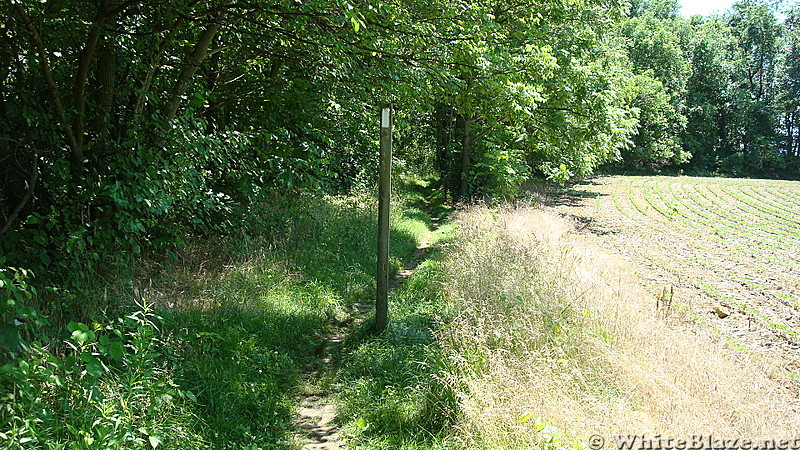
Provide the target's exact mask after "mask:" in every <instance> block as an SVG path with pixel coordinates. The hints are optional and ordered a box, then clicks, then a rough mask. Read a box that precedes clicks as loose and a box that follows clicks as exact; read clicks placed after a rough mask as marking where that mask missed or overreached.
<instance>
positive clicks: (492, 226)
mask: <svg viewBox="0 0 800 450" xmlns="http://www.w3.org/2000/svg"><path fill="white" fill-rule="evenodd" d="M457 220H458V223H459V227H460V228H459V238H458V239H457V241H456V243H455V244H453V245H452V246H451V248H450V250H449V251H448V252H447V255H446V267H447V269H446V270H447V272H448V273H447V275H448V279H449V280H451V283H450V284H449V286H448V297H449V298H450V299H451V300H452V301H453V302H454V303H455V305H454V306H455V308H454V310H456V311H459V313H458V314H457V315H456V316H455V318H454V319H453V320H452V321H450V322H448V323H446V324H443V325H442V327H441V331H440V332H439V334H438V336H437V337H438V339H439V341H440V343H441V344H442V346H443V347H444V348H445V352H446V354H447V355H448V358H449V363H450V367H451V370H450V371H449V373H448V377H449V382H450V383H451V384H452V386H453V387H454V390H455V391H456V395H457V397H458V402H459V406H460V410H461V413H462V421H461V427H462V428H463V433H461V435H462V436H464V438H463V439H464V444H465V445H466V446H468V447H484V448H530V447H531V446H543V445H547V442H548V441H550V443H551V444H553V445H555V446H567V445H570V444H572V445H575V443H576V442H577V443H580V442H584V443H585V442H586V438H587V437H588V436H589V435H591V434H594V433H599V434H601V435H605V436H606V437H607V438H608V437H610V436H612V435H615V434H631V433H637V434H641V433H647V434H649V435H651V436H652V435H654V434H658V433H660V434H661V435H662V436H675V437H690V436H692V435H696V434H703V433H705V434H708V433H713V434H714V435H715V436H719V437H724V438H730V439H732V438H748V439H761V438H786V439H788V438H791V437H794V436H795V435H796V433H797V432H798V431H800V415H798V408H799V405H798V399H797V393H796V392H793V391H792V390H791V389H790V388H788V387H787V386H790V385H791V383H789V382H787V381H786V380H776V379H775V374H774V373H773V374H771V375H770V368H768V367H766V366H765V365H764V364H763V363H761V362H760V361H758V360H757V359H754V358H751V357H749V356H748V355H746V354H744V353H742V352H741V351H735V350H731V349H729V348H727V347H726V345H725V344H724V343H723V342H721V341H720V339H718V338H717V337H715V336H713V335H711V334H710V333H708V332H707V331H704V330H702V329H700V328H699V327H698V326H696V325H694V324H693V323H692V322H691V321H690V320H686V319H684V318H681V317H680V314H679V313H674V312H673V313H672V315H671V316H670V317H664V315H663V314H659V313H657V311H656V310H655V303H656V298H657V297H658V295H657V294H655V293H651V292H647V291H645V290H644V288H643V287H642V286H641V285H639V284H638V283H637V281H636V280H635V279H634V278H633V277H632V276H631V275H630V274H629V273H628V272H627V270H626V269H625V268H624V267H623V266H622V265H621V263H620V261H618V260H615V259H614V258H612V257H610V256H608V255H605V254H603V253H602V252H601V251H598V250H597V248H595V247H593V246H592V244H591V243H590V242H588V241H587V240H586V239H584V238H583V237H582V236H580V235H578V234H577V233H574V232H573V230H574V229H575V227H574V224H573V223H571V222H570V221H568V220H566V219H564V218H561V217H559V216H557V215H556V214H554V213H552V212H548V211H544V210H541V209H536V208H532V207H521V208H505V209H503V208H501V209H499V210H498V209H490V208H487V207H474V208H472V209H470V210H468V211H466V212H464V213H461V214H460V216H459V217H458V219H457ZM545 425H550V426H552V427H555V428H556V429H558V430H560V433H556V435H555V437H553V428H552V427H545ZM537 430H538V431H537Z"/></svg>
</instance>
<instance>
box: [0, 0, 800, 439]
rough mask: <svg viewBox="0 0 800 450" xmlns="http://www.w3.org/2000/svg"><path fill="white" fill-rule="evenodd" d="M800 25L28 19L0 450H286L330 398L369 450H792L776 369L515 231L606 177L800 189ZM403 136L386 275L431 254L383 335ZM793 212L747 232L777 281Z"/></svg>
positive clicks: (354, 14)
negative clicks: (724, 444) (756, 235)
mask: <svg viewBox="0 0 800 450" xmlns="http://www.w3.org/2000/svg"><path fill="white" fill-rule="evenodd" d="M797 24H798V11H797V9H796V5H794V4H789V5H782V6H781V5H778V6H775V5H773V4H772V3H769V2H766V1H765V0H741V1H737V2H735V3H734V5H733V7H732V8H731V10H730V11H728V12H726V13H723V14H720V15H717V16H712V17H699V16H698V17H693V18H691V19H684V18H681V17H680V16H679V14H678V3H677V2H676V1H675V0H632V1H630V2H628V1H623V0H569V1H555V0H552V1H551V0H520V1H515V2H508V1H506V0H480V1H478V0H433V1H430V0H427V1H420V0H390V1H373V0H358V1H352V0H304V1H296V0H276V1H273V2H265V1H263V0H252V1H247V2H223V1H219V0H191V1H182V0H159V1H143V0H124V1H123V0H93V1H82V2H77V1H71V0H37V1H34V0H13V1H6V2H3V3H2V4H0V446H3V447H7V448H26V449H27V448H52V449H60V448H148V447H150V448H231V449H232V448H249V449H256V448H287V447H293V446H298V445H299V442H298V438H297V436H296V429H295V428H296V424H294V423H293V418H294V415H295V409H296V407H297V401H298V396H301V395H304V394H308V393H311V392H315V391H317V390H319V389H320V388H321V387H325V388H326V389H329V390H330V391H331V392H333V393H335V401H336V402H337V404H338V405H339V407H340V408H339V415H338V417H337V423H338V424H339V425H341V436H342V439H345V440H347V441H348V442H349V443H350V444H351V445H352V446H353V447H356V448H358V447H362V448H386V447H396V448H403V447H406V448H437V447H439V448H452V447H458V446H461V447H464V448H474V447H486V448H497V447H503V448H513V447H519V448H523V447H528V446H531V445H533V446H538V447H543V448H544V447H547V448H551V447H554V446H555V447H562V446H576V445H578V443H579V442H582V441H581V440H582V439H584V438H585V433H584V432H585V431H586V430H587V425H586V424H597V426H600V424H601V421H605V422H602V423H605V424H612V425H614V426H617V425H619V426H628V425H630V426H633V425H636V426H638V427H639V428H638V429H643V430H644V429H647V430H650V429H652V430H659V431H665V430H690V428H689V427H688V424H689V423H690V422H689V421H690V420H695V421H696V422H695V423H698V424H700V425H698V427H700V428H703V427H705V428H703V429H707V430H713V431H721V430H740V431H752V432H753V433H762V432H771V431H774V430H781V429H787V428H786V427H789V428H790V429H791V427H795V429H796V425H797V424H796V423H793V422H791V421H792V420H794V419H792V417H794V416H791V415H789V416H786V417H785V418H780V419H773V422H770V423H773V425H769V424H768V423H767V422H766V419H765V418H764V416H763V414H762V411H761V410H759V408H761V407H764V408H763V409H764V410H768V409H769V408H767V407H766V406H765V405H773V406H774V405H781V407H783V406H784V405H785V404H786V401H785V398H784V397H783V395H784V394H783V393H781V391H780V389H778V388H777V387H776V385H775V380H774V379H773V378H767V377H765V376H764V374H765V373H768V372H769V370H770V369H769V368H765V369H764V370H761V365H760V364H761V363H760V362H759V361H751V360H749V359H748V358H747V357H746V356H743V355H739V354H731V353H729V352H728V351H727V350H725V349H723V348H722V347H718V346H717V342H716V341H714V340H713V339H710V338H709V339H710V340H705V339H706V337H704V336H703V337H697V338H695V337H693V339H692V340H687V339H682V338H681V337H680V336H677V335H676V332H675V331H674V330H673V329H671V328H669V327H667V326H666V325H664V323H662V322H658V321H649V320H638V318H647V317H649V316H650V315H651V314H650V313H649V312H648V311H646V310H640V309H637V308H639V307H640V306H637V304H636V302H635V301H633V300H632V299H628V297H627V295H628V294H625V293H624V292H625V291H626V290H627V288H625V289H623V288H622V287H617V288H616V290H613V289H611V287H613V286H611V287H610V286H609V285H608V283H606V282H604V281H600V280H601V279H608V275H607V274H605V273H604V274H603V275H602V276H601V275H598V274H596V273H589V272H587V271H586V270H588V269H586V268H587V267H589V268H596V267H597V264H596V263H595V262H594V259H592V258H593V256H591V255H585V254H584V252H583V250H579V249H578V246H577V245H576V244H575V243H574V242H573V240H572V238H573V236H572V235H571V234H570V232H569V228H570V226H569V225H568V224H564V223H563V222H562V221H560V219H558V218H555V217H545V216H543V215H542V213H541V212H540V211H538V210H536V209H535V208H532V207H529V206H525V205H524V204H522V205H521V206H519V208H518V209H513V208H510V207H499V206H497V205H507V204H508V203H504V202H512V203H513V202H514V201H517V200H519V199H521V198H527V197H528V196H529V195H530V194H529V193H528V192H529V191H530V190H535V189H538V187H537V186H542V185H545V184H546V185H548V186H550V185H553V184H559V185H562V184H563V183H566V182H568V181H570V180H576V179H581V178H583V177H587V176H589V175H592V174H594V173H597V172H598V171H604V170H609V171H620V170H622V171H628V172H640V171H643V172H654V171H664V172H676V173H679V172H694V173H700V174H706V175H714V176H717V175H733V176H746V175H758V176H764V177H786V178H792V177H797V176H798V174H800V125H798V124H800V121H799V119H798V117H800V103H798V98H800V50H798V49H799V48H800V28H798V25H797ZM386 107H388V108H386ZM384 109H390V110H391V111H392V113H391V117H392V121H391V124H390V125H391V127H390V128H391V132H390V133H388V136H389V137H390V138H391V139H392V142H393V145H394V147H393V148H394V155H393V159H392V163H393V167H394V179H393V182H394V185H395V187H396V189H395V191H394V198H393V205H394V209H393V212H392V227H393V228H392V233H391V242H392V244H391V249H392V255H391V273H392V274H393V275H394V274H395V273H398V272H399V271H400V270H401V268H404V267H405V266H406V265H407V264H409V263H410V262H411V261H412V260H414V261H416V260H415V259H414V258H418V257H419V255H418V254H419V252H420V251H421V250H420V249H418V246H420V245H422V244H424V243H425V244H429V246H430V250H427V251H426V252H425V256H426V258H425V260H424V261H422V262H421V263H420V264H419V266H418V267H417V268H416V270H415V271H414V273H413V274H412V275H411V276H410V277H409V278H408V279H407V280H405V282H403V283H400V284H399V285H398V286H397V289H396V290H395V291H394V292H393V294H392V301H391V308H392V309H391V311H390V316H391V324H390V326H389V328H388V329H387V330H386V331H385V332H384V333H382V334H380V335H378V336H375V335H372V334H371V333H369V332H368V330H369V329H370V327H369V322H366V323H362V322H361V319H363V317H362V316H363V315H364V314H363V313H362V312H363V311H364V310H367V309H369V305H370V304H372V303H373V301H374V298H375V287H374V285H373V282H374V275H375V269H376V264H375V260H374V253H375V252H374V250H375V247H376V239H377V237H376V234H377V230H376V229H375V228H376V226H375V215H376V211H375V209H376V208H375V203H376V196H375V193H374V192H373V191H374V186H375V185H376V184H377V178H378V170H376V169H377V166H378V163H377V156H378V149H379V148H380V146H379V143H378V142H377V140H378V137H379V136H381V135H382V133H383V131H382V130H380V128H382V127H379V123H380V122H379V116H381V114H382V111H383V110H384ZM381 117H382V116H381ZM384 125H389V124H385V123H384ZM630 188H631V189H633V187H632V186H631V187H630ZM713 189H717V188H716V187H715V188H713ZM720 190H722V188H720ZM715 192H716V191H714V190H712V189H711V188H709V189H706V190H699V191H697V192H696V193H687V194H686V196H688V197H695V198H697V201H691V202H690V200H689V199H688V198H684V197H686V196H683V195H675V196H674V198H673V196H671V194H669V195H668V194H667V193H665V192H664V191H662V190H660V188H659V190H654V191H653V192H652V193H648V195H646V196H645V199H646V201H647V202H648V203H649V204H650V205H651V206H652V207H653V208H655V209H657V210H658V214H660V215H661V216H664V221H665V223H666V225H665V226H666V227H673V226H674V224H670V223H669V221H671V220H673V219H676V220H678V221H679V222H681V223H685V224H687V228H692V227H693V226H694V225H692V221H694V220H699V221H700V222H701V223H703V224H708V225H713V226H715V227H716V228H715V230H716V231H717V233H718V235H719V236H720V238H722V235H723V234H725V233H731V230H734V231H736V230H738V229H740V227H739V224H737V223H736V222H737V219H736V217H734V215H735V214H727V213H720V214H718V215H717V216H715V217H710V216H708V215H705V214H702V213H698V214H695V211H694V209H705V208H709V209H710V208H713V207H715V200H714V198H715V196H716V194H715ZM792 195H793V194H791V193H788V194H786V195H784V196H782V197H781V198H779V199H772V200H770V199H771V197H770V198H768V197H761V198H762V199H767V200H769V201H771V202H772V204H773V205H774V206H770V207H766V206H765V207H762V209H759V211H760V212H755V211H754V212H752V214H753V215H759V216H762V215H763V216H768V217H775V218H776V219H775V220H777V221H778V222H781V223H782V224H772V225H769V226H766V225H765V226H762V227H761V231H764V232H765V233H766V235H765V236H764V239H766V240H767V241H768V242H769V243H776V244H778V245H777V246H775V247H770V246H771V245H772V244H768V243H764V244H763V245H762V246H764V247H765V248H766V247H769V248H770V249H771V250H773V251H775V252H779V251H781V250H783V249H782V248H781V244H782V243H784V242H791V241H781V240H780V239H777V238H774V236H773V235H776V234H777V235H787V234H788V235H790V236H793V235H794V234H796V233H795V231H794V224H793V223H791V222H790V221H789V220H788V219H787V217H788V216H789V215H792V214H795V213H796V212H797V208H795V207H794V205H795V199H793V198H792ZM742 196H743V194H742ZM700 197H702V198H703V199H706V200H707V201H706V200H701V199H700ZM761 201H762V200H759V199H758V198H757V197H752V198H751V197H749V196H748V197H747V198H744V197H743V199H742V202H743V203H748V204H749V203H760V202H761ZM482 202H485V203H486V204H488V205H493V206H492V207H488V206H475V205H480V204H482ZM667 202H670V203H671V204H667ZM681 202H684V203H681ZM678 203H681V204H680V205H679V204H678ZM470 205H472V206H470ZM742 208H744V207H742ZM764 208H767V209H764ZM456 209H459V210H461V212H459V213H457V214H454V215H453V216H452V217H451V216H450V214H451V213H453V211H454V210H456ZM637 209H638V207H637ZM770 210H772V211H773V212H778V211H779V212H780V215H774V214H772V213H771V212H770ZM640 212H641V211H640ZM643 215H644V213H643ZM697 217H702V219H697ZM659 220H661V219H659ZM554 227H555V228H554ZM748 236H749V235H747V236H743V237H741V239H745V240H746V239H748ZM743 245H746V244H743ZM414 255H416V256H414ZM412 256H413V257H412ZM776 259H780V258H777V257H776ZM587 261H588V262H587ZM417 262H419V261H417ZM614 276H616V275H612V279H616V278H613V277H614ZM604 277H605V278H604ZM747 280H749V278H748V279H747ZM620 286H622V284H620ZM609 289H611V290H610V291H609ZM631 290H632V291H633V290H635V288H633V287H631ZM637 295H640V294H637ZM642 295H645V294H641V295H640V297H641V296H642ZM612 300H613V301H612ZM626 308H627V309H626ZM359 311H362V312H359ZM634 318H637V320H634ZM786 328H788V325H787V326H785V327H782V328H780V329H781V331H786ZM645 330H646V331H647V333H646V332H645ZM789 331H791V333H789ZM337 333H338V334H342V335H344V336H346V338H345V340H344V342H343V343H342V346H341V348H340V349H339V350H337V351H338V354H337V358H336V362H335V364H333V366H332V369H331V370H330V371H329V373H326V374H324V376H323V379H317V378H319V376H320V375H321V372H320V368H319V367H318V366H319V364H320V363H319V361H320V360H321V359H322V358H323V354H324V353H325V352H326V351H327V350H326V349H325V345H324V344H323V342H324V341H325V339H326V338H327V337H329V336H331V335H332V334H337ZM648 333H649V334H648ZM787 334H790V335H791V337H792V338H793V339H794V338H795V337H796V335H797V333H796V332H795V331H794V330H788V331H787ZM642 342H644V343H645V344H646V345H644V346H643V347H642V348H644V349H645V350H643V351H644V354H637V353H636V352H634V351H633V350H632V349H633V347H634V343H636V345H638V344H640V343H642ZM792 342H793V341H792ZM706 348H713V349H714V351H713V352H709V351H707V350H706ZM680 355H694V356H693V357H692V361H694V362H692V363H690V364H689V365H685V363H684V362H681V361H679V360H680ZM658 360H662V361H669V364H670V365H671V367H677V366H681V367H685V368H686V371H687V372H688V373H690V375H685V374H680V375H679V374H678V372H675V371H669V370H666V369H665V368H664V366H663V365H661V366H659V364H657V363H656V361H658ZM697 361H703V362H704V364H705V365H703V364H699V363H697V364H695V362H697ZM682 364H683V365H682ZM692 364H694V365H692ZM731 364H732V365H733V366H736V367H738V368H737V369H735V370H732V371H731V370H728V369H727V368H725V366H726V365H731ZM723 373H725V374H726V375H725V377H721V376H720V375H719V374H723ZM748 380H749V381H748ZM711 392H714V393H715V394H714V396H715V397H714V398H711V397H709V395H710V394H709V393H711ZM675 398H677V400H675ZM670 402H675V403H674V406H670V407H667V406H666V405H667V404H668V403H669V404H670V405H672V403H670ZM712 403H713V404H714V405H715V406H714V407H715V408H717V412H719V414H718V415H711V414H710V413H708V415H705V414H706V412H707V411H709V408H710V405H711V404H712ZM556 409H558V410H559V411H562V412H561V413H558V412H557V411H556ZM788 409H790V408H787V410H788ZM781 417H783V416H781ZM579 424H583V425H579ZM770 427H773V428H770ZM690 431H693V432H694V433H697V432H698V431H700V430H698V429H693V430H690Z"/></svg>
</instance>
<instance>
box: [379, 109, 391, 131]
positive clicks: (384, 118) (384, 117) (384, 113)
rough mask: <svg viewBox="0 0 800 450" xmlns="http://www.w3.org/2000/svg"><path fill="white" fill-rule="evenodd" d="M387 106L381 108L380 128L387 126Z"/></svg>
mask: <svg viewBox="0 0 800 450" xmlns="http://www.w3.org/2000/svg"><path fill="white" fill-rule="evenodd" d="M389 111H390V109H389V108H383V110H382V111H381V128H389Z"/></svg>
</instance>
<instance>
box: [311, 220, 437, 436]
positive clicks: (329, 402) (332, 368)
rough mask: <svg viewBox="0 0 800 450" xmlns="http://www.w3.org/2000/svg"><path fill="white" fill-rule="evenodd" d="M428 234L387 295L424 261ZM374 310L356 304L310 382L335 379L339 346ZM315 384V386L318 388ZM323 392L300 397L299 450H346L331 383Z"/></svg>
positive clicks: (329, 343) (326, 348)
mask: <svg viewBox="0 0 800 450" xmlns="http://www.w3.org/2000/svg"><path fill="white" fill-rule="evenodd" d="M435 227H436V222H434V230H431V231H429V232H428V233H427V234H426V236H425V238H424V239H423V240H422V241H421V242H420V243H419V244H418V245H417V249H416V250H415V251H414V253H413V254H412V255H411V257H410V258H409V260H408V262H407V263H406V264H405V266H404V267H403V269H402V270H400V271H399V272H398V273H397V275H396V276H395V278H394V279H393V280H392V281H391V282H390V284H389V292H390V294H391V292H392V291H394V290H395V289H397V288H399V287H400V286H402V285H403V283H405V282H406V280H407V279H408V277H410V276H411V275H412V274H413V273H414V271H415V270H416V268H417V266H419V264H420V263H421V262H422V261H423V260H424V259H425V258H426V255H427V254H428V251H429V250H430V239H431V236H432V235H433V232H434V231H435ZM373 309H374V304H356V305H354V306H353V310H352V311H351V313H350V320H348V322H349V323H348V324H347V325H346V326H344V327H342V328H340V329H339V330H337V331H336V332H335V333H332V334H331V335H330V336H328V338H327V339H326V340H325V342H324V344H323V348H322V351H321V355H322V356H321V357H320V360H319V361H318V364H317V367H316V368H314V370H313V372H312V374H311V375H310V379H312V380H316V381H317V383H319V380H328V381H329V382H330V381H331V380H332V379H333V378H335V376H336V371H337V368H338V363H339V361H338V360H337V356H338V355H339V354H340V353H341V351H342V344H343V342H344V341H345V339H346V338H347V336H348V334H349V333H351V332H353V331H355V330H358V329H359V328H360V326H361V325H362V324H363V323H364V321H365V320H366V319H367V318H368V317H369V316H370V314H371V313H372V311H373ZM317 383H315V384H317ZM319 384H320V385H321V386H322V388H321V389H316V390H315V392H307V393H305V394H303V395H302V397H301V399H300V405H299V407H298V409H297V413H296V416H295V426H296V428H297V433H296V437H297V441H298V442H299V443H300V445H301V447H300V448H301V449H302V450H338V449H340V448H346V444H345V443H344V441H343V439H341V436H340V435H339V427H338V425H337V424H336V422H335V419H336V412H337V410H336V403H335V399H334V396H335V395H334V394H335V386H334V385H333V384H332V383H327V384H328V385H327V386H325V384H326V383H325V382H322V383H319Z"/></svg>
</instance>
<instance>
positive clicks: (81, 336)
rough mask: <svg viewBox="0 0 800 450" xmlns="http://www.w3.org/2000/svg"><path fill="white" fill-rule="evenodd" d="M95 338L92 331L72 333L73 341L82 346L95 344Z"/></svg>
mask: <svg viewBox="0 0 800 450" xmlns="http://www.w3.org/2000/svg"><path fill="white" fill-rule="evenodd" d="M95 337H96V336H95V334H94V331H92V330H75V331H73V332H72V340H74V341H75V342H79V343H81V344H87V343H91V342H94V339H95Z"/></svg>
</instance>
